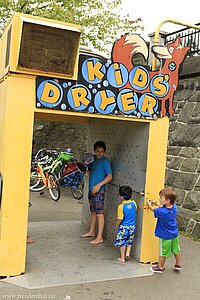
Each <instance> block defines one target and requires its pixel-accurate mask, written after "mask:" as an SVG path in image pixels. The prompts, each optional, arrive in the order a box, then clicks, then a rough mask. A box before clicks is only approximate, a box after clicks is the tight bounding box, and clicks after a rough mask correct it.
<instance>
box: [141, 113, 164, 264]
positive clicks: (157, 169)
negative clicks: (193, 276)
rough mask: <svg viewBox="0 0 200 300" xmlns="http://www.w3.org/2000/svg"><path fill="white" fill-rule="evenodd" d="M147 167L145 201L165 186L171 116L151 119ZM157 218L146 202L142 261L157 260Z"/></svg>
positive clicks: (156, 197)
mask: <svg viewBox="0 0 200 300" xmlns="http://www.w3.org/2000/svg"><path fill="white" fill-rule="evenodd" d="M149 126H150V127H149V140H148V150H147V151H148V153H147V168H146V185H145V201H147V200H148V199H154V200H155V199H157V200H158V197H159V195H158V194H159V191H160V190H161V189H162V188H163V187H164V180H165V166H166V155H167V141H168V128H169V118H168V117H165V118H161V119H158V120H156V121H150V125H149ZM155 224H156V219H155V218H154V216H153V213H152V212H151V211H150V210H149V209H148V208H147V205H146V203H144V214H143V225H142V242H141V255H140V261H141V262H144V263H147V262H151V263H152V262H157V261H158V254H159V247H158V246H159V244H158V238H156V237H155V236H154V229H155Z"/></svg>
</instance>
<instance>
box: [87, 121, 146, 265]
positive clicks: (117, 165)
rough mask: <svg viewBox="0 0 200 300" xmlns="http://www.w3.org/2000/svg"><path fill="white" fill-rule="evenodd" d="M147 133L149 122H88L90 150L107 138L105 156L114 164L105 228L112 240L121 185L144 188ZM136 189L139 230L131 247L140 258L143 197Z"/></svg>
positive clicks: (105, 232) (106, 206)
mask: <svg viewBox="0 0 200 300" xmlns="http://www.w3.org/2000/svg"><path fill="white" fill-rule="evenodd" d="M148 133H149V125H148V123H142V122H134V121H133V122H129V121H119V120H114V121H113V120H103V119H100V120H97V119H95V120H93V119H92V120H91V121H90V123H89V133H88V151H93V144H94V143H95V142H96V141H98V140H101V141H104V142H105V143H106V146H107V150H106V153H105V156H106V157H107V158H108V159H110V161H111V165H112V171H113V180H112V181H111V183H109V184H108V185H107V194H106V200H105V219H106V223H105V231H104V236H105V238H106V239H107V240H108V241H110V242H112V243H113V241H114V240H115V237H116V230H115V229H114V227H115V223H116V219H117V207H118V205H119V204H120V201H119V198H118V190H119V186H120V185H130V186H131V187H132V189H133V190H134V191H136V192H141V193H142V192H144V189H145V178H146V160H147V145H148ZM86 189H87V184H86ZM136 192H134V193H133V199H134V200H136V202H137V205H138V211H137V232H136V236H135V240H134V245H133V250H132V251H133V256H134V257H135V258H136V259H137V260H139V253H140V245H141V233H142V218H143V204H144V197H143V195H141V194H139V193H136ZM85 198H87V191H86V190H85ZM84 203H85V204H84V207H83V223H85V224H87V225H88V224H89V216H90V213H89V207H88V203H87V199H85V202H84Z"/></svg>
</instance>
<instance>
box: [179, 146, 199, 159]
mask: <svg viewBox="0 0 200 300" xmlns="http://www.w3.org/2000/svg"><path fill="white" fill-rule="evenodd" d="M197 152H198V149H197V148H191V147H184V148H182V149H181V151H180V154H179V155H180V156H182V157H188V158H193V157H195V156H196V154H197Z"/></svg>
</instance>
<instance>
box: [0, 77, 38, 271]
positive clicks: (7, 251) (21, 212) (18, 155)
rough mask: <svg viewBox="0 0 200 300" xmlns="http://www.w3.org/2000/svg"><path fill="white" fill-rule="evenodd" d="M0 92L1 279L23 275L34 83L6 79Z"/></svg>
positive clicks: (23, 78) (16, 78)
mask: <svg viewBox="0 0 200 300" xmlns="http://www.w3.org/2000/svg"><path fill="white" fill-rule="evenodd" d="M0 88H1V99H0V106H1V120H0V122H1V126H0V144H1V150H0V151H1V156H0V158H1V159H0V170H1V175H2V177H3V193H2V199H1V209H0V216H1V219H0V276H10V275H19V274H21V273H23V272H24V271H25V257H26V236H27V220H28V202H29V180H30V161H31V150H32V146H31V145H32V134H33V120H34V99H35V80H34V79H33V77H29V76H26V77H25V76H23V75H12V76H7V77H6V78H5V79H4V81H3V82H2V83H1V85H0ZM2 158H3V159H2Z"/></svg>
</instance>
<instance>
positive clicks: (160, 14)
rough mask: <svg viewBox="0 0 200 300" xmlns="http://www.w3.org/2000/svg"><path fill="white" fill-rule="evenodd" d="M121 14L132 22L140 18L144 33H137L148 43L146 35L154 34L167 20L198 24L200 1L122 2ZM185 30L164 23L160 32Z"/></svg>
mask: <svg viewBox="0 0 200 300" xmlns="http://www.w3.org/2000/svg"><path fill="white" fill-rule="evenodd" d="M122 8H123V11H122V14H123V15H127V14H129V15H130V18H131V19H132V20H136V19H137V18H138V17H141V18H142V22H140V23H139V24H140V25H142V26H144V27H145V30H144V32H142V31H138V33H140V34H141V36H142V37H143V38H144V39H145V40H146V41H148V40H149V38H148V34H150V33H152V32H155V30H156V28H157V27H158V25H159V24H160V23H161V22H162V21H164V20H167V19H173V20H176V21H181V22H184V23H187V24H191V25H194V24H196V23H200V1H199V0H189V1H187V2H185V1H180V0H160V1H158V0H138V1H137V0H122ZM180 28H185V27H183V26H179V25H175V24H172V23H166V24H164V25H162V26H161V31H167V32H173V31H176V30H179V29H180Z"/></svg>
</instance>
